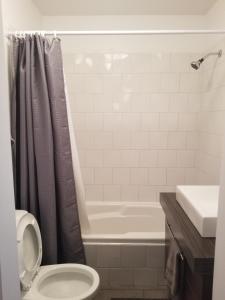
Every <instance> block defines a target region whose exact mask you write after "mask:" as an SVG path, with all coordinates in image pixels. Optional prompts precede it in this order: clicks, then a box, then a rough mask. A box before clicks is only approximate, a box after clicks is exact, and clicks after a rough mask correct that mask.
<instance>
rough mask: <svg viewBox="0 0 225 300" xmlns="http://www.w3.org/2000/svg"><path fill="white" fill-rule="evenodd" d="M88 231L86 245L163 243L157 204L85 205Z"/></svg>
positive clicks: (93, 203) (115, 203)
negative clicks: (155, 241)
mask: <svg viewBox="0 0 225 300" xmlns="http://www.w3.org/2000/svg"><path fill="white" fill-rule="evenodd" d="M87 210H88V217H89V221H90V230H89V231H88V232H86V233H84V234H83V238H84V241H85V242H88V241H93V240H96V241H97V239H99V242H104V241H107V240H109V239H111V240H112V239H113V240H114V242H116V240H118V241H119V242H129V241H135V240H137V241H139V242H140V241H142V242H147V241H148V240H151V241H152V239H154V240H161V241H163V240H164V237H165V218H164V214H163V211H162V208H161V206H160V204H159V203H155V202H152V203H145V202H143V203H140V202H139V203H134V202H124V203H121V202H109V203H103V202H87Z"/></svg>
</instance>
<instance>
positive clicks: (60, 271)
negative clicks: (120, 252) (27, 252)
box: [22, 264, 99, 300]
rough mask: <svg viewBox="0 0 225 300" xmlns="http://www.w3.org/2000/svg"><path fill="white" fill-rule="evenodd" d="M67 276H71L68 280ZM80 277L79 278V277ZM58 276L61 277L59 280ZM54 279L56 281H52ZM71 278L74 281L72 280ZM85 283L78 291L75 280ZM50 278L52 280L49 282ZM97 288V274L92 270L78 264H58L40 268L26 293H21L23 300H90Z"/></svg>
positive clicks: (77, 282)
mask: <svg viewBox="0 0 225 300" xmlns="http://www.w3.org/2000/svg"><path fill="white" fill-rule="evenodd" d="M61 275H62V276H61ZM68 275H69V276H71V275H72V276H71V277H70V280H68V279H69V278H68ZM80 275H81V276H80ZM58 276H61V280H60V279H59V277H58ZM54 277H58V280H56V281H54ZM72 277H73V278H74V280H72ZM79 277H80V281H81V280H82V281H83V280H85V278H86V282H85V284H84V285H83V287H81V289H80V290H79V289H78V286H77V284H79V281H77V279H78V278H79ZM51 278H52V279H53V280H51ZM67 283H68V284H67ZM98 287H99V276H98V273H97V272H96V271H95V270H93V269H92V268H90V267H88V266H84V265H80V264H60V265H52V266H43V267H40V270H39V272H38V274H37V276H36V277H35V278H34V281H33V283H32V286H31V288H30V290H29V291H28V292H24V293H23V297H22V299H23V300H60V299H61V300H62V299H63V300H82V299H90V297H91V298H92V297H93V296H94V295H95V293H96V292H97V290H98ZM70 295H71V297H70Z"/></svg>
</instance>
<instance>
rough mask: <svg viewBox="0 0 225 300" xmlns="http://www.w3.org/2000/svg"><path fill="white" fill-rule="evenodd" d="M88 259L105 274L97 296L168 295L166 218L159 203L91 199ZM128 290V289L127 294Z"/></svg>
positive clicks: (87, 246)
mask: <svg viewBox="0 0 225 300" xmlns="http://www.w3.org/2000/svg"><path fill="white" fill-rule="evenodd" d="M87 209H88V215H89V220H90V231H89V232H88V233H86V234H83V235H82V236H83V240H84V248H85V253H86V259H87V264H88V265H89V266H91V267H93V268H95V269H96V270H97V271H98V273H99V275H100V278H101V290H100V292H99V294H98V296H97V298H96V299H97V300H99V299H107V300H109V299H111V298H117V297H119V298H123V297H124V291H125V293H126V294H125V295H127V298H137V296H138V298H143V296H144V295H147V296H148V297H147V298H162V299H164V298H167V296H168V291H167V287H166V283H165V280H164V259H165V241H164V238H165V233H164V225H165V219H164V214H163V212H162V208H161V206H160V204H159V203H154V202H151V203H139V202H138V203H136V202H123V203H121V202H107V203H103V202H88V203H87ZM127 293H128V294H127Z"/></svg>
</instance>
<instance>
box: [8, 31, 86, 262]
mask: <svg viewBox="0 0 225 300" xmlns="http://www.w3.org/2000/svg"><path fill="white" fill-rule="evenodd" d="M12 47H13V49H12V50H13V51H12V52H13V68H14V69H13V74H14V84H13V92H12V99H11V122H12V123H11V124H12V138H13V139H14V140H15V144H14V146H13V155H14V159H13V161H14V174H15V176H14V181H15V188H16V193H15V195H16V207H17V209H25V210H27V211H29V212H30V213H32V214H33V215H34V216H35V217H36V218H37V220H38V222H39V225H40V229H41V233H42V240H43V263H44V264H56V263H72V262H79V263H84V262H85V255H84V248H83V243H82V238H81V229H80V222H79V215H78V206H77V199H76V189H75V182H74V174H73V166H72V154H71V144H70V134H69V127H68V118H67V107H66V95H65V87H64V76H63V63H62V53H61V44H60V40H59V39H58V38H54V39H53V40H52V41H51V42H49V41H48V40H47V39H46V38H44V37H43V36H40V35H38V34H36V35H32V36H26V37H25V38H16V37H15V38H13V40H12Z"/></svg>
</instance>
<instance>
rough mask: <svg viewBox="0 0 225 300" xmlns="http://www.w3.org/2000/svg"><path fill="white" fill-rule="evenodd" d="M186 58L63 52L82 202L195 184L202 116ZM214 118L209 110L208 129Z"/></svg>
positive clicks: (198, 88) (196, 80)
mask: <svg viewBox="0 0 225 300" xmlns="http://www.w3.org/2000/svg"><path fill="white" fill-rule="evenodd" d="M198 56H199V54H196V57H198ZM191 57H193V55H191V56H190V54H188V53H187V54H177V55H175V54H168V53H152V54H146V53H131V54H129V53H86V54H85V53H82V54H79V53H67V52H65V53H64V62H65V63H64V64H65V73H66V80H67V85H68V91H69V97H70V102H71V107H72V116H73V122H74V127H75V132H76V136H77V143H78V150H79V154H80V160H81V166H82V173H83V177H84V182H85V188H86V198H87V200H88V201H89V200H93V201H95V200H97V201H102V200H103V201H155V200H157V199H158V195H159V192H160V191H173V190H174V187H175V185H176V184H178V183H179V184H185V183H189V184H190V183H193V184H194V183H195V178H196V176H194V172H193V169H194V168H195V167H199V168H200V167H201V166H200V164H201V162H200V160H199V162H198V164H196V165H195V162H196V149H197V147H198V136H196V133H197V129H198V123H199V119H200V117H201V119H202V120H205V118H207V117H208V115H205V113H206V112H207V111H204V113H202V114H199V113H200V107H201V100H202V94H203V93H202V91H203V84H201V81H200V80H201V76H200V75H201V74H202V73H201V72H194V71H193V70H192V69H191V68H190V67H189V62H190V61H191ZM177 58H178V59H177ZM219 74H220V75H217V77H219V76H220V77H219V78H221V71H220V72H219ZM218 80H219V79H218ZM224 103H225V101H224ZM216 105H217V106H220V103H218V101H217V104H216ZM224 106H225V104H224ZM220 122H222V116H221V117H220V118H219V119H218V116H215V119H214V120H213V121H211V125H210V130H211V131H212V130H213V128H215V127H217V126H219V124H218V123H220ZM202 139H203V138H202ZM202 139H201V140H202ZM211 140H212V139H211ZM213 143H214V141H212V144H213ZM201 160H203V157H201ZM214 172H216V171H214ZM192 175H193V177H192Z"/></svg>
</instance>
